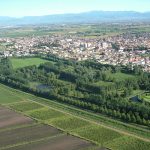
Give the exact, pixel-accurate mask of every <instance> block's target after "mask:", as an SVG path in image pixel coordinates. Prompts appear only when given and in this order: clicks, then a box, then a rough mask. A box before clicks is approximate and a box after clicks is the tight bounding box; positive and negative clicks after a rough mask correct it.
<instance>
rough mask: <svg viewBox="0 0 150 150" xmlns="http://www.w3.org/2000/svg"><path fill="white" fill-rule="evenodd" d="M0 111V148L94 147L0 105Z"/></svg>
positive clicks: (48, 148) (74, 148)
mask: <svg viewBox="0 0 150 150" xmlns="http://www.w3.org/2000/svg"><path fill="white" fill-rule="evenodd" d="M29 104H31V103H30V102H29ZM16 105H17V104H16ZM35 105H36V103H35ZM17 106H18V105H17ZM28 106H29V105H28ZM25 107H26V106H25ZM29 108H31V107H30V106H29ZM0 113H1V116H0V150H2V149H6V150H11V149H12V150H17V149H18V150H20V149H21V150H23V149H28V150H38V149H39V150H58V149H61V150H66V149H72V150H79V149H80V148H90V147H95V146H94V144H92V143H91V142H88V141H86V140H82V139H80V138H77V137H74V136H71V135H67V134H66V133H64V132H62V131H60V130H58V129H56V128H54V127H51V126H49V125H44V124H41V123H38V122H37V121H34V120H32V119H30V118H29V117H26V116H23V115H22V114H19V113H17V112H14V111H13V110H10V109H8V108H6V107H3V106H0ZM14 117H16V119H15V118H14ZM19 117H20V118H21V120H20V119H19ZM18 121H22V122H18ZM18 123H20V124H18ZM21 123H22V124H21ZM4 135H5V136H4ZM99 150H100V149H99Z"/></svg>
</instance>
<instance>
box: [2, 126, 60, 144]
mask: <svg viewBox="0 0 150 150" xmlns="http://www.w3.org/2000/svg"><path fill="white" fill-rule="evenodd" d="M57 134H60V131H59V130H57V129H55V128H53V127H50V126H47V125H34V126H28V127H23V128H17V129H12V130H8V131H2V132H0V146H1V147H9V146H11V145H17V144H19V143H23V142H31V141H34V140H38V139H41V138H46V137H50V136H54V135H57ZM4 135H5V136H4Z"/></svg>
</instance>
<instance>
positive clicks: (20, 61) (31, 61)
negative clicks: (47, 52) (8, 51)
mask: <svg viewBox="0 0 150 150" xmlns="http://www.w3.org/2000/svg"><path fill="white" fill-rule="evenodd" d="M11 62H12V66H13V68H14V69H18V68H23V67H27V66H32V65H37V66H38V65H40V64H42V63H45V62H49V61H48V60H44V59H40V58H12V59H11Z"/></svg>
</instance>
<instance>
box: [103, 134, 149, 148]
mask: <svg viewBox="0 0 150 150" xmlns="http://www.w3.org/2000/svg"><path fill="white" fill-rule="evenodd" d="M106 145H107V147H108V148H111V149H112V150H116V149H117V150H150V143H148V142H143V141H141V140H138V139H135V138H132V137H129V136H123V137H121V138H118V139H114V140H112V141H111V142H110V143H109V144H106Z"/></svg>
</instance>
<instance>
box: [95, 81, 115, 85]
mask: <svg viewBox="0 0 150 150" xmlns="http://www.w3.org/2000/svg"><path fill="white" fill-rule="evenodd" d="M113 84H114V83H113V82H105V81H98V82H96V83H94V85H98V86H109V85H113Z"/></svg>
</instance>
